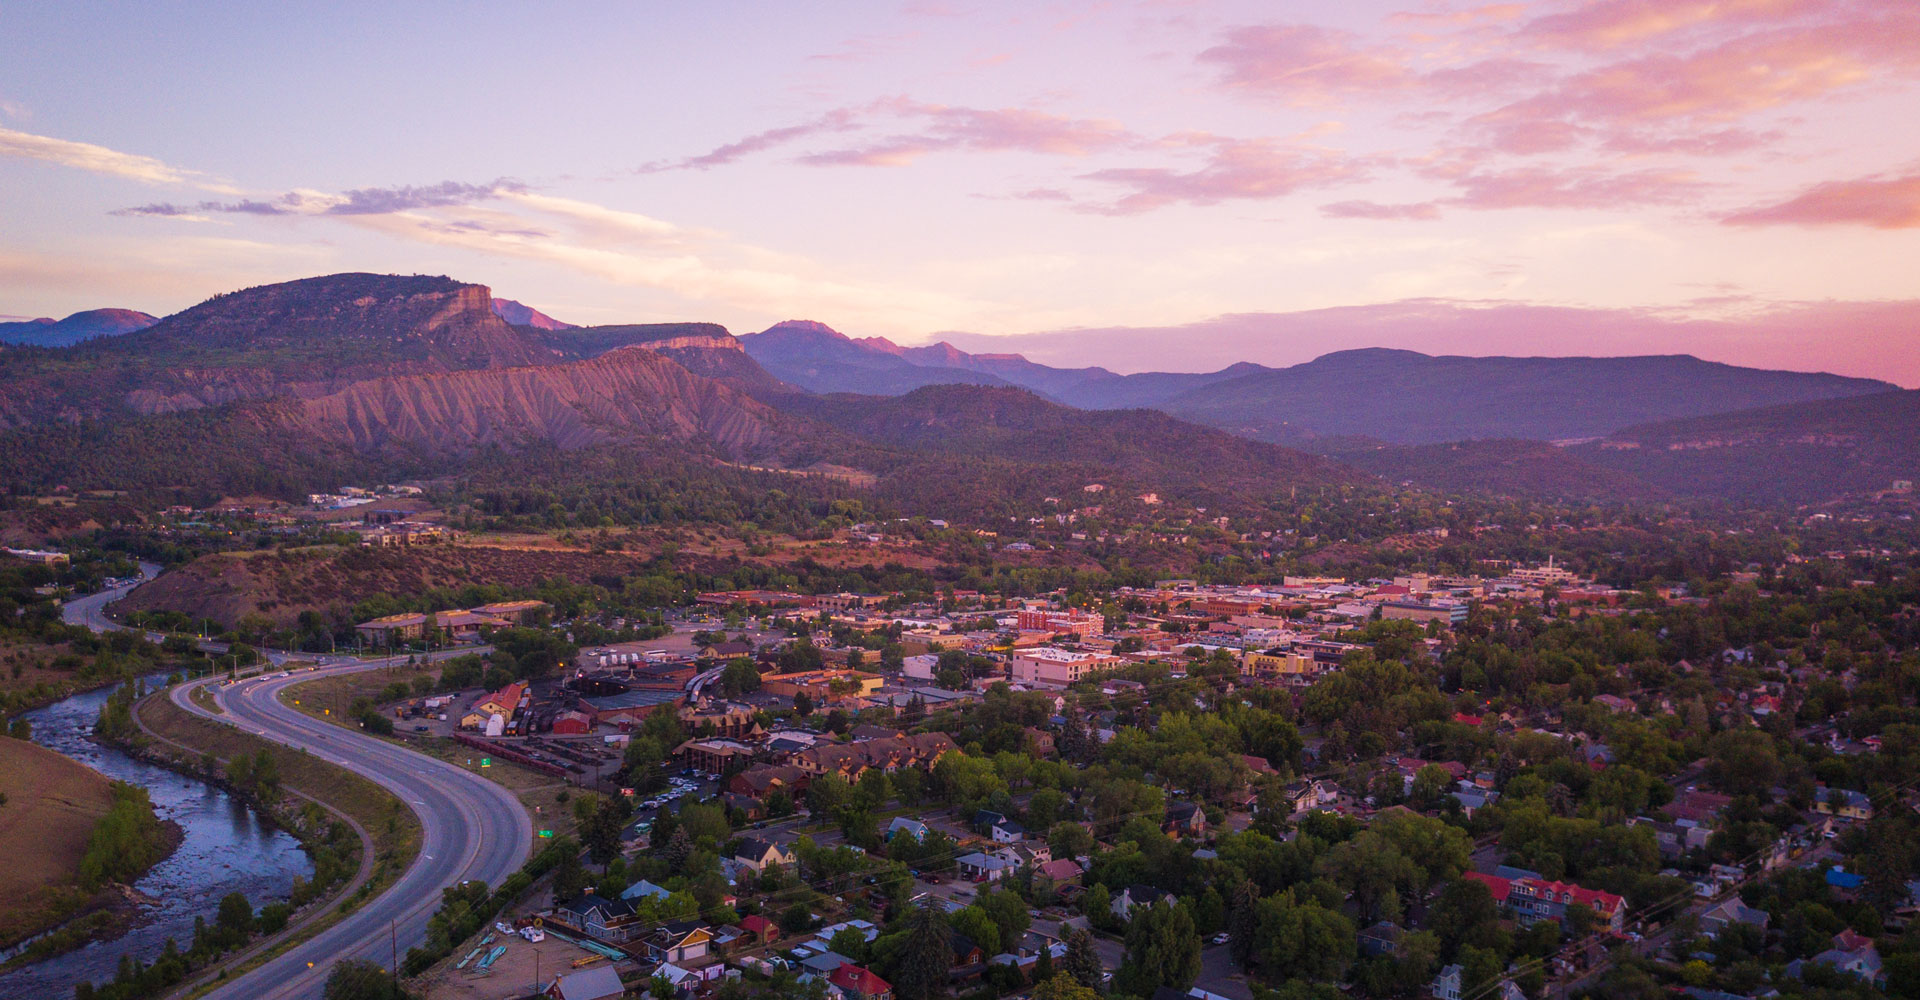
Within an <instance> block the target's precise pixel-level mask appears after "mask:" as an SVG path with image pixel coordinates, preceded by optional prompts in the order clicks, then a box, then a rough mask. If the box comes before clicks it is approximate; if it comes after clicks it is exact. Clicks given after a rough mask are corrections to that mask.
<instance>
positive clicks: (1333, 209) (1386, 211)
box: [1320, 201, 1440, 222]
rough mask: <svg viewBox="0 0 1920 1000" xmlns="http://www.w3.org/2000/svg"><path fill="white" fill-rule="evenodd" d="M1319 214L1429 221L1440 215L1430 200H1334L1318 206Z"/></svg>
mask: <svg viewBox="0 0 1920 1000" xmlns="http://www.w3.org/2000/svg"><path fill="white" fill-rule="evenodd" d="M1320 214H1321V215H1324V216H1327V217H1328V218H1332V219H1390V220H1403V221H1418V222H1430V221H1432V220H1434V219H1438V218H1439V217H1440V206H1439V205H1436V204H1434V203H1433V202H1430V201H1423V202H1418V203H1416V204H1411V205H1383V204H1381V203H1379V202H1375V201H1336V202H1334V203H1333V204H1330V205H1322V206H1320Z"/></svg>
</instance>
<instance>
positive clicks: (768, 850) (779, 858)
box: [733, 837, 798, 874]
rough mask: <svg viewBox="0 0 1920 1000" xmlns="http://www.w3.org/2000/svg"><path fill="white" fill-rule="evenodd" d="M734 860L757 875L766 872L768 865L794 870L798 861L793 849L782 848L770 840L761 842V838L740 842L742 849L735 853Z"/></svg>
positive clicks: (748, 838)
mask: <svg viewBox="0 0 1920 1000" xmlns="http://www.w3.org/2000/svg"><path fill="white" fill-rule="evenodd" d="M733 859H734V860H735V861H738V862H739V863H740V864H742V865H745V866H746V867H748V868H751V869H753V870H754V872H755V873H756V874H757V873H759V872H761V871H763V870H765V868H766V867H767V866H768V865H780V866H781V867H783V868H792V867H793V866H794V864H795V862H796V861H798V858H796V857H795V856H794V853H793V848H791V847H782V846H781V845H779V844H776V843H774V842H772V841H770V840H761V839H760V838H759V837H746V838H743V839H742V840H741V841H740V849H739V850H738V851H735V852H734V855H733Z"/></svg>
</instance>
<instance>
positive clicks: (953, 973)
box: [947, 930, 987, 979]
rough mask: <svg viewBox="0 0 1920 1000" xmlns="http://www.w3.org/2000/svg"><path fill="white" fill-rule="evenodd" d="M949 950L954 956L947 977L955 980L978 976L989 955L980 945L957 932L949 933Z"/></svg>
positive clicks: (951, 931)
mask: <svg viewBox="0 0 1920 1000" xmlns="http://www.w3.org/2000/svg"><path fill="white" fill-rule="evenodd" d="M947 950H948V952H950V953H951V954H952V955H953V963H952V964H951V965H949V966H948V967H947V975H948V977H949V978H954V979H967V978H970V977H973V976H977V975H979V974H980V973H981V971H982V965H983V963H985V962H986V960H987V954H986V951H985V950H984V949H982V948H981V947H980V945H979V944H977V943H975V942H974V940H973V939H972V938H970V937H968V936H966V935H965V934H962V933H960V932H959V931H956V930H949V931H947Z"/></svg>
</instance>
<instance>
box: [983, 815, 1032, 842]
mask: <svg viewBox="0 0 1920 1000" xmlns="http://www.w3.org/2000/svg"><path fill="white" fill-rule="evenodd" d="M987 835H988V836H990V837H992V838H993V842H994V843H996V844H1017V843H1019V842H1020V841H1021V840H1023V839H1025V838H1026V836H1027V828H1026V827H1024V826H1021V825H1020V824H1019V823H1017V822H1015V821H1013V820H1010V819H1003V820H1001V821H1000V822H998V823H995V824H993V826H992V828H990V829H989V830H988V831H987Z"/></svg>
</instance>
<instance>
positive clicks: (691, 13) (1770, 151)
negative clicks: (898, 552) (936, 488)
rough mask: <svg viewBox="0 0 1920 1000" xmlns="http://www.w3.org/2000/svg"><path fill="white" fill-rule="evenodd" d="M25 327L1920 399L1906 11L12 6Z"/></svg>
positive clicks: (9, 264) (1415, 6) (1281, 5)
mask: <svg viewBox="0 0 1920 1000" xmlns="http://www.w3.org/2000/svg"><path fill="white" fill-rule="evenodd" d="M0 37H5V38H6V39H8V40H9V45H8V49H9V52H8V58H7V59H6V60H3V61H0V314H4V315H9V316H41V315H50V316H62V315H65V314H67V313H69V312H73V311H76V310H80V309H86V308H95V307H103V306H117V307H126V308H135V309H143V310H146V311H148V312H152V313H155V314H165V313H169V312H173V311H177V310H179V309H182V308H185V307H187V306H190V305H192V304H194V303H195V302H198V301H201V300H203V299H205V298H207V297H209V296H212V295H214V294H218V293H220V292H225V291H230V290H233V289H235V288H240V287H246V286H250V285H257V284H263V283H268V282H273V281H281V280H287V279H291V278H297V277H305V276H310V275H315V274H325V273H332V272H337V271H378V272H390V273H402V274H406V273H425V274H447V275H451V276H453V277H456V278H459V279H461V280H465V281H473V282H479V283H483V284H486V285H489V286H491V287H492V288H493V289H494V292H495V294H496V295H500V296H503V297H508V298H513V299H517V300H519V301H522V302H525V303H528V304H530V305H533V306H534V307H536V308H539V309H541V310H543V311H546V312H548V313H549V314H551V315H554V316H556V317H558V318H560V319H563V320H566V321H569V322H573V323H580V324H594V323H613V322H652V321H670V320H706V321H712V322H719V323H723V324H726V325H727V326H728V327H729V328H730V329H732V330H734V331H735V332H749V331H753V330H758V329H762V328H764V327H765V326H767V325H770V324H771V323H773V322H776V321H779V320H782V319H790V318H806V319H814V320H819V321H822V322H826V323H828V324H830V325H832V326H834V327H835V328H837V329H840V330H843V331H845V332H848V333H850V334H853V335H856V336H872V335H880V336H886V337H890V338H892V339H894V340H896V341H899V342H902V343H924V342H928V341H931V340H935V339H941V338H949V339H953V340H954V341H955V342H956V343H960V344H961V345H962V346H965V347H968V348H969V349H975V350H981V349H1003V350H1027V351H1030V352H1031V353H1032V354H1033V355H1034V356H1035V357H1036V359H1038V360H1046V361H1049V362H1050V363H1069V364H1105V365H1107V366H1108V367H1111V368H1114V369H1115V370H1120V371H1134V370H1145V369H1162V370H1200V369H1204V368H1210V367H1218V366H1219V364H1220V363H1225V361H1231V360H1255V361H1261V362H1265V363H1291V362H1296V361H1302V360H1306V359H1309V358H1311V357H1314V356H1316V355H1318V354H1321V353H1325V352H1326V351H1328V350H1335V349H1343V348H1348V347H1359V346H1371V345H1375V344H1378V345H1380V346H1393V347H1407V348H1412V349H1427V350H1429V353H1444V352H1453V353H1475V354H1628V353H1696V354H1699V355H1701V356H1703V357H1710V358H1712V359H1714V360H1721V361H1729V362H1733V363H1740V364H1757V365H1764V366H1767V367H1784V368H1799V369H1807V370H1831V371H1839V372H1842V373H1845V374H1853V375H1870V376H1874V377H1880V378H1886V379H1890V380H1892V381H1895V382H1898V383H1900V384H1902V385H1907V386H1916V385H1920V264H1916V262H1920V129H1917V128H1915V127H1914V124H1915V123H1916V122H1920V0H1545V2H1515V3H1447V2H1439V0H1395V2H1370V0H1343V2H1339V3H1332V2H1320V3H1305V2H1298V0H1263V2H1250V3H1233V2H1221V3H1201V2H1180V0H1136V2H1127V0H1111V2H1089V3H1046V2H1023V3H967V2H964V0H908V2H904V3H899V2H894V3H861V2H843V3H834V4H824V3H810V4H799V3H789V4H765V3H744V2H743V3H733V2H725V0H709V2H706V3H701V4H664V3H653V4H641V3H585V2H583V3H571V4H565V5H521V4H452V3H448V4H427V3H408V4H390V3H364V4H360V3H329V4H324V5H321V4H311V5H307V4H295V3H275V4H258V3H246V4H240V3H234V4H221V3H204V2H203V3H193V4H185V3H161V2H156V3H149V4H139V5H130V4H113V3H84V2H75V3H64V4H12V5H7V6H5V7H0Z"/></svg>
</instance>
